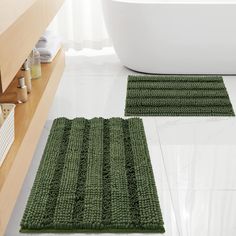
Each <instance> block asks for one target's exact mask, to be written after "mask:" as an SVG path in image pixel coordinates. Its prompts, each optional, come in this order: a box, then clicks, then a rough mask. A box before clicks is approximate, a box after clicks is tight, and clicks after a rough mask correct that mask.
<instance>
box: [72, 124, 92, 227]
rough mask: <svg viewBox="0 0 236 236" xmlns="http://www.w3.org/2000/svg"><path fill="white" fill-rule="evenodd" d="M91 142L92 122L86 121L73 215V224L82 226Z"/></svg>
mask: <svg viewBox="0 0 236 236" xmlns="http://www.w3.org/2000/svg"><path fill="white" fill-rule="evenodd" d="M90 140H91V136H90V122H89V121H88V120H86V121H85V128H84V134H83V144H82V147H81V152H80V151H79V153H80V155H81V158H80V162H79V168H78V173H77V186H76V188H75V189H73V190H74V191H76V192H75V199H74V200H75V201H74V209H73V213H72V215H73V216H72V217H73V224H74V225H76V224H82V223H83V217H84V199H85V187H86V186H85V184H86V175H87V166H88V150H89V142H90Z"/></svg>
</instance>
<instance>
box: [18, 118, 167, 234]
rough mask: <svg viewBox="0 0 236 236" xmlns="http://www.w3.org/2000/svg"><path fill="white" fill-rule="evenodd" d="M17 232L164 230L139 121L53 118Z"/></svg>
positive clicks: (146, 147) (141, 124) (160, 231)
mask: <svg viewBox="0 0 236 236" xmlns="http://www.w3.org/2000/svg"><path fill="white" fill-rule="evenodd" d="M20 231H21V232H25V233H46V232H56V233H60V232H68V233H74V232H104V233H106V232H114V233H116V232H122V233H129V232H140V233H142V232H156V233H164V232H165V229H164V223H163V219H162V214H161V209H160V205H159V200H158V195H157V190H156V186H155V180H154V175H153V171H152V166H151V161H150V157H149V152H148V146H147V142H146V137H145V132H144V127H143V123H142V120H141V119H139V118H132V119H121V118H111V119H103V118H94V119H91V120H87V119H85V118H75V119H73V120H69V119H66V118H58V119H56V120H55V121H54V123H53V125H52V128H51V132H50V135H49V137H48V141H47V145H46V147H45V150H44V154H43V157H42V160H41V163H40V166H39V169H38V172H37V175H36V178H35V181H34V185H33V187H32V190H31V194H30V196H29V199H28V203H27V206H26V209H25V212H24V215H23V218H22V221H21V230H20Z"/></svg>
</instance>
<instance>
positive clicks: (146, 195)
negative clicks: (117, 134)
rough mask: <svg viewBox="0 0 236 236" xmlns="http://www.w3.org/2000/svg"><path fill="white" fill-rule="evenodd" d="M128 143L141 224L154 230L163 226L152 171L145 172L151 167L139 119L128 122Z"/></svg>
mask: <svg viewBox="0 0 236 236" xmlns="http://www.w3.org/2000/svg"><path fill="white" fill-rule="evenodd" d="M128 124H129V130H130V131H129V132H130V142H131V146H132V150H133V157H134V159H133V161H134V170H135V173H136V181H137V182H138V183H139V184H138V185H137V194H138V201H139V211H140V218H141V224H142V225H143V227H144V228H152V227H153V228H155V227H156V224H153V222H159V223H160V224H161V225H162V224H163V220H162V215H161V212H160V211H159V208H160V206H159V201H158V196H157V191H156V186H155V180H154V175H153V173H152V170H150V171H146V170H147V169H148V168H149V167H150V166H151V161H150V158H149V153H148V149H147V143H146V138H145V133H144V128H143V123H142V121H141V120H139V119H136V120H135V119H133V120H129V121H128Z"/></svg>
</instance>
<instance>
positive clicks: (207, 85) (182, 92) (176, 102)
mask: <svg viewBox="0 0 236 236" xmlns="http://www.w3.org/2000/svg"><path fill="white" fill-rule="evenodd" d="M125 115H126V116H234V111H233V108H232V105H231V102H230V99H229V96H228V93H227V90H226V88H225V85H224V81H223V78H222V77H219V76H129V78H128V86H127V97H126V108H125Z"/></svg>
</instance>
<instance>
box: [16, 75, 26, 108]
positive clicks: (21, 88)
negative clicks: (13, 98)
mask: <svg viewBox="0 0 236 236" xmlns="http://www.w3.org/2000/svg"><path fill="white" fill-rule="evenodd" d="M27 100H28V94H27V87H26V85H25V78H24V77H20V78H18V87H17V102H18V103H25V102H27Z"/></svg>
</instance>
